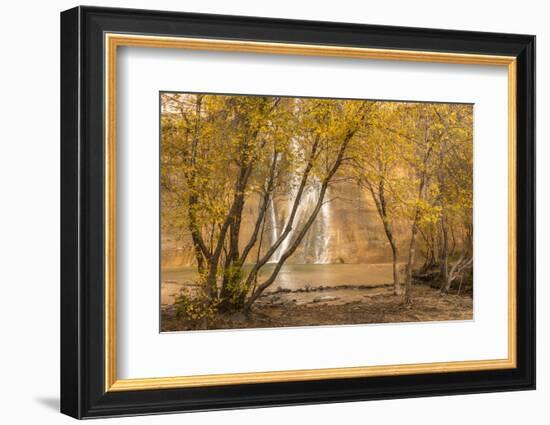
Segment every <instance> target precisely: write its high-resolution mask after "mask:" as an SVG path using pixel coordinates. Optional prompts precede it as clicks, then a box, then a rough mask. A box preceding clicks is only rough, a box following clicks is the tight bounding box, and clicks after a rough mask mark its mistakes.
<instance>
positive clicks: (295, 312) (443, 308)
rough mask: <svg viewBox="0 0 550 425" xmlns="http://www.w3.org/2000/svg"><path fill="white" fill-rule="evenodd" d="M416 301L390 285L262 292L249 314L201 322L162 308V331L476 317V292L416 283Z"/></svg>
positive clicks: (238, 314) (444, 319)
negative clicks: (442, 290) (408, 302)
mask: <svg viewBox="0 0 550 425" xmlns="http://www.w3.org/2000/svg"><path fill="white" fill-rule="evenodd" d="M412 299H413V304H412V306H410V307H407V306H405V305H403V298H402V296H400V295H393V293H392V288H391V286H389V285H383V286H382V285H381V286H378V287H371V288H364V287H335V288H323V287H320V288H312V289H307V290H301V291H281V290H279V291H274V292H272V293H269V294H266V295H265V296H263V297H261V298H260V299H259V300H258V302H257V303H255V305H254V306H253V308H252V311H251V312H250V313H249V314H248V315H244V314H242V313H234V314H231V315H218V316H216V317H215V318H213V319H211V320H209V322H208V323H202V324H200V325H197V324H196V323H195V324H192V323H189V322H186V320H184V319H182V318H178V317H177V314H176V309H175V307H174V306H173V305H164V306H162V309H161V312H162V313H161V314H162V316H161V319H162V320H161V331H163V332H169V331H183V330H201V329H203V330H204V329H248V328H278V327H290V326H315V325H351V324H368V323H403V322H429V321H447V320H472V319H473V299H472V294H471V293H469V294H468V293H464V294H454V293H452V294H441V293H440V291H439V290H438V289H434V288H432V287H430V286H429V285H414V286H413V288H412Z"/></svg>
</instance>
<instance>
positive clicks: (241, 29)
mask: <svg viewBox="0 0 550 425" xmlns="http://www.w3.org/2000/svg"><path fill="white" fill-rule="evenodd" d="M534 69H535V38H534V36H529V35H516V34H495V33H477V32H464V31H450V30H432V29H417V28H399V27H388V26H368V25H355V24H343V23H328V22H309V21H293V20H280V19H264V18H251V17H237V16H218V15H201V14H187V13H175V12H160V11H143V10H129V9H108V8H94V7H77V8H74V9H71V10H68V11H66V12H63V13H62V14H61V71H62V74H61V103H62V110H61V115H62V123H61V164H62V169H61V194H62V205H61V211H62V217H61V221H62V230H61V242H62V244H61V245H62V253H61V254H62V278H61V354H62V358H61V411H62V412H63V413H66V414H68V415H71V416H73V417H76V418H91V417H103V416H120V415H134V414H147V413H162V412H177V411H181V412H184V411H197V410H211V409H212V410H213V409H226V408H242V407H255V406H273V405H291V404H306V403H324V402H337V401H353V400H369V399H384V398H398V397H416V396H428V395H444V394H463V393H476V392H488V391H509V390H522V389H533V388H534V387H535V229H534V228H535V219H534V214H535V192H534V190H535V183H534V176H535V170H534V165H535V158H534V155H535V153H534V140H535V135H534V122H535V121H534V120H535V111H534V84H535V80H534V77H535V75H534Z"/></svg>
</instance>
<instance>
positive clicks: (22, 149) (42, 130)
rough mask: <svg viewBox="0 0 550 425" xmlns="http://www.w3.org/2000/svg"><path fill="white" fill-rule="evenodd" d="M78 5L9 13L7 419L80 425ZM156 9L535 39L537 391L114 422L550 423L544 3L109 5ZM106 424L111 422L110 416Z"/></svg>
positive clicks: (1, 244)
mask: <svg viewBox="0 0 550 425" xmlns="http://www.w3.org/2000/svg"><path fill="white" fill-rule="evenodd" d="M76 4H77V3H75V2H72V1H65V0H55V1H49V2H29V1H26V2H23V1H20V2H15V1H13V2H7V3H5V4H4V5H3V8H2V14H1V16H0V31H1V35H2V38H1V40H2V61H1V62H2V67H1V68H0V74H1V76H2V78H0V108H1V110H0V116H1V117H2V120H1V125H0V141H1V142H0V182H1V183H0V188H1V189H0V190H1V192H0V193H1V194H2V199H3V202H2V208H1V209H0V258H1V261H0V264H1V266H0V282H1V284H2V286H1V287H2V292H1V296H0V327H1V334H2V340H1V342H0V345H1V347H2V349H1V350H0V377H1V378H0V379H1V381H0V382H1V383H0V393H1V396H0V400H1V405H2V408H1V409H0V418H1V419H0V420H1V422H2V423H6V424H18V423H41V424H50V423H52V424H56V423H70V422H72V419H70V418H68V417H64V416H62V415H60V414H59V413H58V412H57V410H58V404H59V400H58V392H59V385H58V382H59V360H58V359H59V348H58V347H59V331H58V329H59V296H58V295H59V12H60V11H61V10H64V9H68V8H70V7H73V6H75V5H76ZM95 4H96V5H101V6H120V7H135V8H149V9H151V8H156V9H166V10H182V11H190V12H206V13H221V14H237V15H252V16H268V17H282V18H296V19H313V20H327V21H347V22H361V23H369V24H387V25H402V26H416V27H434V28H449V29H464V30H479V31H497V32H517V33H530V34H536V35H537V54H538V58H537V62H538V67H537V68H538V69H537V74H538V77H539V78H538V90H537V93H538V99H537V107H538V117H539V122H540V125H539V126H538V152H537V154H538V162H539V167H538V194H539V196H538V217H539V222H538V263H539V268H538V270H539V271H538V295H537V298H538V318H537V319H538V324H539V326H538V336H539V338H538V359H539V361H538V389H537V391H535V392H532V391H531V392H521V393H500V394H484V395H469V396H455V397H439V398H424V399H409V400H393V401H379V402H364V403H346V404H338V405H322V406H304V407H287V408H271V409H260V410H242V411H232V412H212V413H199V414H189V415H185V416H182V415H167V416H157V417H135V418H126V419H114V420H110V422H109V423H119V422H120V423H126V424H145V423H158V424H169V423H181V422H182V421H186V423H189V424H219V423H223V424H239V425H246V424H257V423H263V424H271V423H273V424H275V423H277V424H279V423H296V424H299V423H309V422H311V423H316V424H325V423H326V424H330V423H387V424H393V423H407V424H408V425H413V424H423V425H428V424H441V423H444V424H446V425H453V424H461V425H464V424H470V423H471V424H473V423H484V422H489V423H498V424H503V425H504V424H516V423H522V422H523V423H531V424H542V423H548V421H549V416H550V413H549V412H548V408H547V403H548V400H549V399H550V364H549V361H548V359H550V332H549V323H550V309H549V308H546V307H545V306H546V305H547V304H548V303H549V302H550V290H549V288H548V285H547V284H546V283H547V282H548V281H549V279H550V272H549V270H548V268H545V267H544V265H545V264H544V262H545V260H547V259H548V258H549V255H550V249H549V247H548V246H547V245H546V244H545V243H544V240H545V239H546V238H550V224H549V222H548V220H544V218H545V217H548V216H549V215H550V201H549V200H548V198H546V197H544V196H543V195H544V194H545V193H547V192H548V189H547V188H548V185H549V184H550V167H548V166H545V165H546V164H545V163H544V162H543V160H544V159H545V158H549V157H550V146H549V144H548V143H545V141H547V140H548V138H549V137H550V125H549V124H548V121H547V120H545V119H544V117H547V116H549V115H550V104H549V101H548V94H549V85H550V83H549V80H548V76H549V75H550V27H549V26H548V20H547V18H548V12H547V11H546V10H545V9H546V8H545V6H546V5H545V3H544V2H541V1H534V0H524V1H522V2H517V1H513V2H512V1H507V0H501V1H494V0H493V1H486V2H480V1H476V0H463V1H461V2H452V3H445V2H441V1H435V0H434V1H428V0H419V1H415V2H411V1H406V0H394V1H391V2H358V1H355V0H340V1H338V2H334V1H325V0H323V1H321V0H317V1H313V0H304V1H301V2H298V1H295V0H278V1H272V2H261V1H252V0H250V1H247V0H232V1H223V0H201V1H195V2H182V1H175V0H172V1H170V0H157V1H155V2H151V1H145V0H133V1H130V0H128V1H122V0H119V1H100V0H97V1H96V2H95ZM100 422H103V421H102V420H101V421H100Z"/></svg>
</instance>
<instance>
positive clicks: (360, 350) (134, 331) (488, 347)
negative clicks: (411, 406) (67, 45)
mask: <svg viewBox="0 0 550 425" xmlns="http://www.w3.org/2000/svg"><path fill="white" fill-rule="evenodd" d="M118 69H119V75H118V79H119V85H118V87H119V90H118V108H117V110H118V111H119V120H118V138H117V157H118V161H119V162H118V176H117V181H118V190H117V193H118V201H117V207H118V226H117V228H118V235H117V243H118V281H117V293H118V296H117V299H118V308H117V311H118V317H117V325H118V335H119V337H118V353H117V359H118V374H119V375H118V376H119V378H147V377H164V376H182V375H199V374H200V375H205V374H215V373H238V372H262V371H273V370H292V369H294V370H297V369H298V370H299V369H316V368H334V367H353V366H379V365H393V364H404V363H431V362H444V361H458V360H491V359H503V358H507V352H508V340H507V334H508V328H507V323H508V320H507V310H508V303H507V300H508V297H507V289H508V279H507V268H506V267H502V265H503V264H506V261H507V258H508V252H507V247H508V243H507V240H508V233H507V228H508V223H507V214H506V212H507V210H508V191H507V185H506V182H507V181H508V174H507V170H508V157H507V150H508V137H507V136H508V134H507V125H506V122H507V118H508V107H507V104H508V102H507V94H508V93H507V92H508V80H507V68H506V67H505V66H499V67H495V66H477V65H476V66H472V65H457V64H438V65H434V64H426V63H410V62H409V63H403V62H395V61H372V60H356V59H347V60H346V59H342V58H320V57H297V56H281V55H277V56H274V55H269V54H268V55H265V54H264V55H259V54H235V53H231V52H197V51H188V50H163V49H160V50H159V49H144V48H135V47H132V48H123V49H121V52H120V53H119V63H118ZM158 69H162V70H163V72H160V73H159V72H156V70H158ZM219 70H223V78H217V76H218V73H219ZM327 81H330V82H331V83H330V84H327V83H326V82H327ZM159 90H172V91H195V92H196V91H209V92H216V93H241V94H245V93H247V94H272V95H273V94H280V95H301V96H325V97H336V96H339V97H344V98H350V97H355V98H371V99H373V98H374V99H402V100H417V101H440V102H470V103H474V111H475V112H474V135H475V137H474V139H475V140H474V206H475V207H474V227H475V229H476V232H475V234H474V253H475V257H474V262H475V264H476V267H475V272H474V286H475V289H474V292H475V300H474V305H475V311H474V318H475V320H468V321H455V322H431V323H407V324H379V325H363V326H361V325H355V326H322V327H320V326H314V327H311V326H310V327H302V328H294V329H288V328H286V329H285V328H279V329H248V330H226V331H210V332H178V333H173V332H172V333H161V334H159V332H158V329H159V323H158V318H159V316H158V306H159V300H158V295H159V291H158V273H159V264H158V253H159V244H158V242H159V208H158V200H159V181H158V176H159V168H158V166H159V157H158V155H159V146H158V134H159V128H158V123H159V117H158V103H159ZM229 346H230V347H232V348H231V350H227V351H224V354H223V357H222V358H220V349H219V347H229ZM403 347H407V349H406V350H403ZM158 359H162V361H160V362H159V361H158ZM182 359H185V360H184V361H182Z"/></svg>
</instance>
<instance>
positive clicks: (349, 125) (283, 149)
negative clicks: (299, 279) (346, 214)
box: [161, 94, 373, 311]
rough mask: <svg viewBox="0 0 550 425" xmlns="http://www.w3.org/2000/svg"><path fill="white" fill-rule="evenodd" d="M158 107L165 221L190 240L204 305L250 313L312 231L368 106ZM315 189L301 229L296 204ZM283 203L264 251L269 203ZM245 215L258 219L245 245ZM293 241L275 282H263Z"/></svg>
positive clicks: (172, 97)
mask: <svg viewBox="0 0 550 425" xmlns="http://www.w3.org/2000/svg"><path fill="white" fill-rule="evenodd" d="M161 101H162V104H163V111H164V113H163V115H162V122H161V125H162V153H161V161H162V166H161V183H162V189H163V191H162V199H161V201H162V211H163V215H164V216H165V217H166V218H167V221H168V222H169V223H170V226H172V227H173V228H174V229H179V231H181V232H188V233H189V235H190V237H191V240H192V243H193V249H194V252H195V258H196V263H197V268H198V271H199V275H200V285H201V288H202V292H201V294H202V296H203V297H204V300H205V301H204V305H205V306H206V307H207V308H208V309H210V310H212V309H215V310H220V311H239V310H245V311H247V310H249V309H250V308H251V306H252V305H253V303H254V302H255V301H256V300H257V299H258V298H259V296H260V295H261V294H262V293H263V292H264V291H265V290H266V289H267V288H268V287H269V286H271V285H272V284H273V282H274V281H275V279H276V277H277V275H278V273H279V272H280V270H281V268H282V266H283V264H284V263H285V261H286V260H287V259H288V258H289V257H291V256H292V254H293V253H294V252H295V251H296V249H297V248H298V246H299V245H300V243H301V242H302V240H303V239H304V237H305V235H306V234H307V232H308V230H309V228H310V227H311V226H312V224H313V223H314V221H315V219H316V217H317V215H318V213H319V211H320V209H321V207H322V205H323V202H324V201H325V195H326V193H327V190H328V188H329V186H330V184H331V182H332V181H333V179H334V177H335V175H336V173H337V172H338V170H339V169H340V167H342V166H343V165H344V164H346V163H347V162H348V161H349V158H348V156H347V152H348V150H349V148H350V145H351V144H352V143H353V141H354V138H355V136H356V133H357V132H358V130H359V129H360V128H361V126H363V125H364V122H365V120H366V118H367V116H368V114H369V112H370V110H371V108H372V104H373V102H370V101H339V100H325V99H297V98H279V97H267V96H264V97H262V96H212V95H195V94H193V95H191V94H177V95H176V94H163V97H162V99H161ZM290 172H292V173H298V175H299V178H298V179H297V180H296V184H297V187H296V188H290V187H289V185H291V184H294V179H289V178H288V176H289V173H290ZM314 184H317V185H319V186H320V189H319V191H318V197H317V200H316V202H315V206H314V208H313V209H312V211H310V212H309V214H308V215H307V217H306V218H305V220H303V221H301V222H300V223H297V222H295V218H296V215H297V212H298V209H299V207H300V201H301V199H302V196H303V195H304V193H305V191H306V190H308V188H309V187H311V185H314ZM291 189H292V190H291ZM289 194H292V195H293V196H294V199H291V200H290V203H289V204H290V205H291V208H290V212H289V215H288V217H287V219H286V222H285V223H284V225H283V231H282V232H281V233H280V235H279V236H278V238H276V240H273V241H270V243H269V244H268V245H267V246H263V247H262V246H261V244H260V243H259V241H263V238H262V236H263V235H262V232H263V230H264V229H265V218H266V211H267V208H268V205H269V203H270V202H273V199H274V198H275V197H276V196H289ZM247 205H248V206H249V207H252V208H254V209H255V210H256V212H255V214H254V217H255V222H254V224H253V230H252V232H251V234H250V235H248V236H247V237H246V238H245V237H244V235H243V232H242V220H243V212H244V210H245V207H246V206H247ZM291 236H292V240H288V241H287V242H288V243H285V245H284V246H286V249H285V251H284V252H283V253H282V254H281V256H280V258H279V259H278V261H277V262H276V264H275V266H274V267H273V270H272V271H271V273H269V274H268V275H267V277H265V278H264V277H263V276H261V275H260V272H261V270H262V268H263V267H264V266H265V264H267V263H268V262H269V261H270V259H272V257H273V255H274V253H275V252H276V251H277V250H278V249H279V247H281V245H282V244H283V242H284V241H285V240H286V239H287V238H290V237H291ZM253 251H254V252H255V254H256V255H255V256H251V255H250V254H251V253H252V252H253ZM245 264H246V265H247V267H245ZM260 277H261V278H260Z"/></svg>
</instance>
